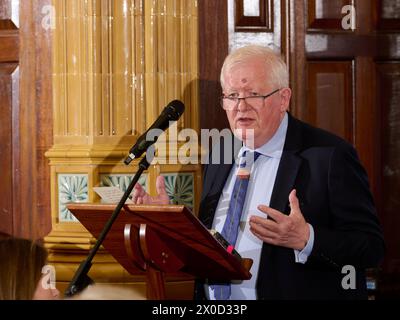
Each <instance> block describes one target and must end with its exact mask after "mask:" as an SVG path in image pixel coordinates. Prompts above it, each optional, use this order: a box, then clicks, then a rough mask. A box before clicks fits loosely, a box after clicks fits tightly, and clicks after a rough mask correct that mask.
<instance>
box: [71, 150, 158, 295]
mask: <svg viewBox="0 0 400 320" xmlns="http://www.w3.org/2000/svg"><path fill="white" fill-rule="evenodd" d="M153 152H154V151H153ZM153 157H154V154H153V155H152V157H151V161H150V162H149V161H148V160H147V156H145V157H143V159H142V160H141V161H140V163H139V170H138V171H137V172H136V174H135V176H134V177H133V179H132V181H131V183H130V184H129V186H128V188H127V189H126V191H125V193H124V194H123V196H122V198H121V200H120V201H119V203H118V205H117V207H116V208H115V209H114V212H113V213H112V215H111V217H110V219H109V220H108V221H107V223H106V224H105V226H104V228H103V230H102V231H101V233H100V235H99V237H98V238H97V241H96V244H95V245H94V247H93V248H92V249H91V250H90V252H89V255H88V257H87V258H86V260H84V261H82V262H81V264H80V265H79V268H78V270H77V271H76V272H75V275H74V277H73V278H72V280H71V282H70V284H69V286H68V288H67V290H66V291H65V296H66V297H72V296H73V295H75V294H77V293H79V292H81V291H82V290H83V289H85V288H86V287H87V286H88V285H90V284H92V283H93V280H92V279H90V277H89V276H88V272H89V270H90V268H91V267H92V260H93V258H94V256H95V255H96V253H97V251H98V250H99V248H100V246H101V244H102V243H103V241H104V239H105V238H106V236H107V234H108V232H109V231H110V229H111V227H112V225H113V223H114V221H115V220H116V219H117V217H118V215H119V213H120V211H121V209H122V207H123V206H124V204H125V202H126V200H127V199H128V197H129V195H130V194H131V192H132V190H133V188H134V187H135V185H136V183H137V182H138V181H139V179H140V176H141V175H142V173H143V172H144V171H146V170H147V169H148V168H149V166H150V163H151V162H152V161H153Z"/></svg>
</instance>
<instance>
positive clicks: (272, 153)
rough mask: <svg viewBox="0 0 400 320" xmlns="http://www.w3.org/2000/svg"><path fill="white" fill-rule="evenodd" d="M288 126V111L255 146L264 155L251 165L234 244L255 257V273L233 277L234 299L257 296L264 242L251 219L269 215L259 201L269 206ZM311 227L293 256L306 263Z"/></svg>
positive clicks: (222, 212) (224, 199)
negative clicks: (268, 136)
mask: <svg viewBox="0 0 400 320" xmlns="http://www.w3.org/2000/svg"><path fill="white" fill-rule="evenodd" d="M287 127H288V115H287V114H286V115H285V117H284V119H283V120H282V122H281V124H280V126H279V128H278V130H277V131H276V133H275V135H274V136H273V137H272V138H271V139H270V140H269V141H268V142H267V143H266V144H264V145H263V146H261V147H260V148H258V149H256V150H255V151H257V152H259V153H261V156H260V157H259V158H258V160H257V161H256V162H255V163H254V164H253V166H252V168H251V172H250V181H249V186H248V189H247V194H246V200H245V203H244V207H243V213H242V217H241V220H240V225H239V233H238V237H237V241H236V246H235V249H236V251H237V252H238V253H239V254H240V255H241V256H242V258H250V259H252V260H253V265H252V267H251V269H250V272H251V274H252V277H251V279H250V280H246V281H232V285H231V298H230V299H231V300H255V299H257V292H256V283H257V278H258V269H259V265H260V257H261V249H262V245H263V242H262V240H260V239H258V238H257V237H256V236H254V235H253V233H252V232H251V231H250V227H249V219H250V217H251V216H259V217H263V218H265V217H266V216H267V215H266V214H265V213H262V212H261V211H259V210H258V209H257V207H258V206H259V205H267V206H269V203H270V200H271V195H272V190H273V187H274V185H275V179H276V175H277V172H278V167H279V163H280V160H281V157H282V152H283V146H284V144H285V139H286V133H287ZM246 150H250V149H248V148H247V147H246V146H243V147H242V148H241V149H240V152H239V156H240V155H241V154H243V152H245V151H246ZM236 171H237V167H236V166H233V167H232V170H231V172H230V174H229V177H228V179H227V181H226V183H225V186H224V189H223V191H222V195H221V197H220V199H219V203H218V206H217V209H216V213H215V217H214V220H213V225H212V228H213V229H215V230H217V231H218V232H221V231H222V228H223V226H224V223H225V220H226V214H227V211H228V207H229V201H230V199H231V194H232V190H233V187H234V184H235V179H236ZM309 227H310V238H309V240H308V242H307V244H306V246H305V248H304V249H303V250H302V251H298V250H294V259H295V261H296V262H297V263H303V264H304V263H306V262H307V258H308V256H309V255H310V254H311V251H312V248H313V245H314V230H313V228H312V226H311V225H310V224H309ZM205 289H206V290H205V291H206V296H207V298H208V299H210V300H214V293H213V290H212V289H211V288H210V287H209V286H208V285H207V284H206V285H205Z"/></svg>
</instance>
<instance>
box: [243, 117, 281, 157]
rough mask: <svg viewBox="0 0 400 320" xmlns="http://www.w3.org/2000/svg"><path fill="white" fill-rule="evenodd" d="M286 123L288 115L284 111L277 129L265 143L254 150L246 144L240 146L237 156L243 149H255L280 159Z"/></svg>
mask: <svg viewBox="0 0 400 320" xmlns="http://www.w3.org/2000/svg"><path fill="white" fill-rule="evenodd" d="M288 123H289V116H288V114H287V113H286V114H285V117H284V118H283V120H282V121H281V124H280V125H279V128H278V130H276V132H275V134H274V135H273V137H272V138H271V139H269V140H268V141H267V142H266V143H265V144H263V145H262V146H261V147H259V148H257V149H256V150H252V149H250V148H248V147H246V146H242V148H241V149H240V151H239V157H241V156H242V155H243V153H244V152H245V151H255V152H259V153H261V154H262V155H264V156H267V157H270V158H277V159H280V158H281V157H282V152H283V147H284V145H285V140H286V133H287V128H288Z"/></svg>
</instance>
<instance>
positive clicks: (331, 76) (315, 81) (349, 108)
mask: <svg viewBox="0 0 400 320" xmlns="http://www.w3.org/2000/svg"><path fill="white" fill-rule="evenodd" d="M352 79H353V63H352V61H309V62H308V88H309V90H308V103H307V105H308V111H307V113H308V122H309V123H310V124H313V125H316V126H319V127H323V128H324V129H326V130H329V131H330V132H332V133H335V134H337V135H338V136H341V137H342V138H344V139H346V140H347V141H349V142H350V143H353V142H354V141H353V140H354V139H353V136H354V134H353V121H354V105H353V87H352Z"/></svg>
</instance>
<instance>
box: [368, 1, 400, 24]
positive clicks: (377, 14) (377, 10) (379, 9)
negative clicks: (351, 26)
mask: <svg viewBox="0 0 400 320" xmlns="http://www.w3.org/2000/svg"><path fill="white" fill-rule="evenodd" d="M373 1H374V6H373V9H374V10H373V17H374V22H375V26H376V29H378V30H380V31H400V19H384V18H383V17H382V15H383V0H373Z"/></svg>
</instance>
